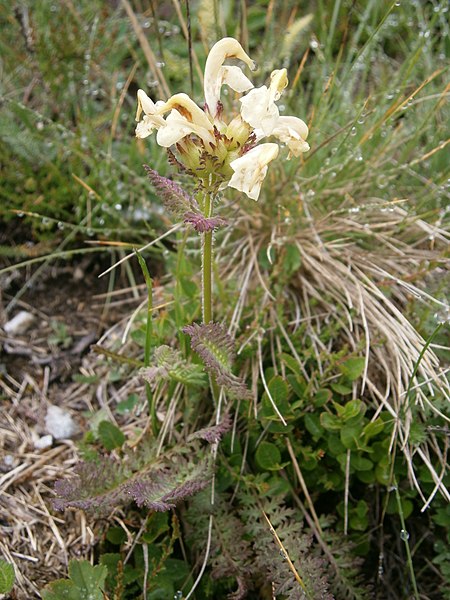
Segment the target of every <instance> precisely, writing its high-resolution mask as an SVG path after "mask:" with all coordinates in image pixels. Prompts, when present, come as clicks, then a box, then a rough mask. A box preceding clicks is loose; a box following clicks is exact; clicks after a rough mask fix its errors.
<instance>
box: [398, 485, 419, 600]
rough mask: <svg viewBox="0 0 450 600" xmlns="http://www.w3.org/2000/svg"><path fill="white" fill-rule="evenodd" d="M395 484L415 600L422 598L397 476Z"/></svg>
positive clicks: (401, 534) (402, 535) (401, 533)
mask: <svg viewBox="0 0 450 600" xmlns="http://www.w3.org/2000/svg"><path fill="white" fill-rule="evenodd" d="M394 486H395V488H394V489H395V498H396V500H397V506H398V514H399V516H400V523H401V526H402V530H401V532H400V537H401V539H402V540H403V541H404V542H405V550H406V565H407V567H408V570H409V576H410V578H411V584H412V587H413V592H414V598H415V600H420V595H419V590H418V589H417V583H416V576H415V574H414V565H413V562H412V555H411V548H410V547H409V542H408V539H409V533H408V532H407V530H406V522H405V517H404V515H403V507H402V500H401V498H400V493H399V491H398V486H397V481H396V480H395V478H394Z"/></svg>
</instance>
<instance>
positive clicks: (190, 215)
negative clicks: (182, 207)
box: [184, 212, 227, 233]
mask: <svg viewBox="0 0 450 600" xmlns="http://www.w3.org/2000/svg"><path fill="white" fill-rule="evenodd" d="M184 222H185V223H188V224H189V225H192V227H193V228H194V229H195V231H197V232H198V233H205V232H206V231H213V230H214V229H217V228H218V227H223V226H224V225H226V224H227V221H226V219H222V217H205V216H203V215H202V214H201V213H199V212H198V213H197V212H186V213H184Z"/></svg>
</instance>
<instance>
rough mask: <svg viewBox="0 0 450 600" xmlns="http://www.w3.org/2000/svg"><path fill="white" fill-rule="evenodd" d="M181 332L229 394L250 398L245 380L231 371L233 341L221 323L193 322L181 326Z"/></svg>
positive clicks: (233, 351)
mask: <svg viewBox="0 0 450 600" xmlns="http://www.w3.org/2000/svg"><path fill="white" fill-rule="evenodd" d="M183 332H184V333H186V334H188V335H189V336H190V338H191V347H192V349H193V350H195V352H197V354H198V355H199V356H200V357H201V358H202V359H203V362H204V363H205V367H206V369H207V370H208V371H209V372H210V373H211V374H212V375H213V376H214V377H215V378H216V381H217V383H218V384H219V385H223V387H224V388H225V389H226V390H227V392H228V393H229V394H230V396H232V397H235V398H241V399H249V398H251V392H250V390H249V389H248V388H247V386H246V385H245V382H244V381H243V380H242V379H241V378H240V377H237V376H236V375H233V373H232V371H231V367H232V364H233V359H234V356H235V350H234V342H233V339H232V338H231V336H230V335H229V334H228V333H227V331H226V330H225V327H223V325H221V324H220V323H213V322H211V323H206V324H203V325H199V324H198V323H193V324H192V325H186V326H185V327H183Z"/></svg>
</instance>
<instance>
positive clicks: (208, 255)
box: [202, 193, 220, 404]
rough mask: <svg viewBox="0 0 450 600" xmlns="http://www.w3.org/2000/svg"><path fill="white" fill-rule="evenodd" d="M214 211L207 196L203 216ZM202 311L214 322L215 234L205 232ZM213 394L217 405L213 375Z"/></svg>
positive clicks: (210, 196)
mask: <svg viewBox="0 0 450 600" xmlns="http://www.w3.org/2000/svg"><path fill="white" fill-rule="evenodd" d="M212 211H213V198H212V195H211V194H208V193H207V194H206V195H205V203H204V205H203V214H204V215H205V217H211V216H212ZM202 242H203V243H202V311H203V323H205V324H206V323H210V322H211V321H212V320H213V310H212V268H213V233H212V231H205V233H204V234H203V240H202ZM209 383H210V386H211V394H212V397H213V400H214V402H215V403H216V404H217V401H218V399H219V392H220V389H219V386H218V385H217V383H216V380H215V379H214V377H213V376H212V375H211V376H210V378H209Z"/></svg>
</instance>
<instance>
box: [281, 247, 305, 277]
mask: <svg viewBox="0 0 450 600" xmlns="http://www.w3.org/2000/svg"><path fill="white" fill-rule="evenodd" d="M301 264H302V257H301V254H300V252H299V249H298V248H297V246H295V245H294V244H288V245H286V246H285V256H284V259H283V270H284V273H285V274H286V275H292V273H295V272H296V271H298V269H299V268H300V265H301Z"/></svg>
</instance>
